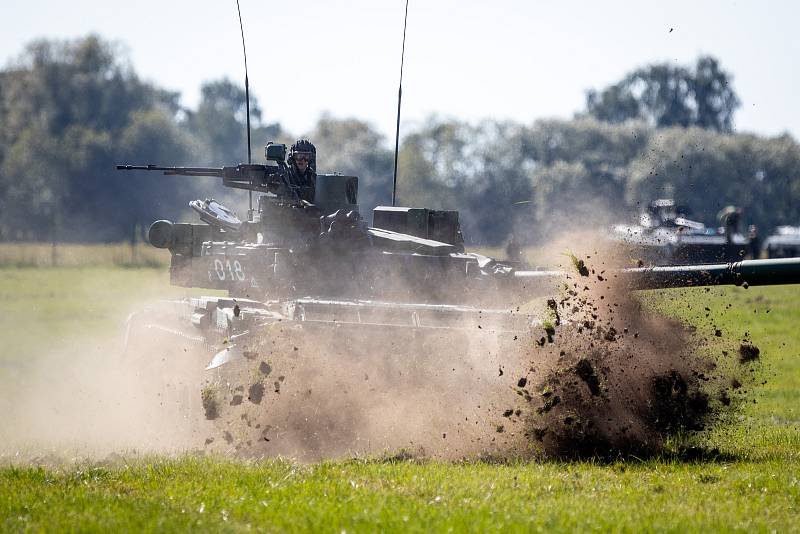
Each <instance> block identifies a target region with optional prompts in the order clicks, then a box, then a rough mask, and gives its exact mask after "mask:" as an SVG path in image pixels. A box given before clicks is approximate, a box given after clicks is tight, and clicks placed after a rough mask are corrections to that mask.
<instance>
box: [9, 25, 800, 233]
mask: <svg viewBox="0 0 800 534" xmlns="http://www.w3.org/2000/svg"><path fill="white" fill-rule="evenodd" d="M524 105H525V104H524V102H521V103H520V106H524ZM738 106H739V99H738V97H737V96H736V94H735V92H734V90H733V86H732V79H731V77H730V75H729V74H728V73H726V72H725V71H724V69H722V67H721V65H720V63H719V62H718V60H716V59H715V58H712V57H700V58H699V59H698V60H697V62H696V64H695V65H693V66H680V65H673V64H655V65H650V66H647V67H642V68H638V69H636V70H634V71H632V72H631V73H630V74H629V75H627V76H625V78H623V79H622V80H620V81H619V82H618V83H615V84H613V85H611V86H609V87H607V88H605V89H602V90H589V91H588V92H587V96H586V105H585V108H584V109H582V110H580V111H579V112H578V113H577V114H576V116H575V117H574V118H572V119H551V120H539V121H536V122H534V123H533V124H519V123H515V122H510V121H495V120H485V121H483V122H480V123H477V124H472V123H466V122H460V121H456V120H450V119H448V120H445V119H441V118H438V117H435V116H434V117H430V118H429V119H428V120H427V121H426V122H425V123H424V124H422V125H421V126H418V127H416V128H415V129H414V130H413V131H407V132H406V133H405V135H404V137H403V139H402V141H401V150H400V155H399V158H400V159H399V172H398V199H399V201H400V203H401V204H405V205H414V206H427V207H433V208H443V209H459V210H461V212H462V226H463V227H464V232H465V236H466V238H467V241H468V243H480V244H493V245H497V244H500V243H503V242H504V241H505V240H507V239H508V238H509V236H510V235H511V234H512V233H513V234H514V235H515V236H517V237H518V239H520V240H521V241H527V242H529V243H535V242H537V241H539V240H541V239H543V238H544V237H546V236H548V235H550V234H552V233H553V232H557V231H558V230H559V229H562V228H564V227H575V226H577V227H581V226H588V227H597V226H598V225H599V224H606V223H610V222H619V221H620V219H623V218H630V217H632V216H633V215H634V214H635V212H636V211H637V210H638V207H639V206H641V205H642V204H646V203H647V202H649V201H650V200H653V199H655V198H674V199H675V200H676V202H677V203H678V204H681V205H686V206H688V207H689V208H690V209H692V211H693V213H694V218H696V219H698V220H701V221H703V222H706V223H707V224H714V222H715V221H714V215H715V214H716V213H717V212H718V211H719V210H720V209H721V208H723V207H724V206H727V205H731V204H733V205H737V206H741V207H742V208H743V210H744V219H745V222H747V223H754V224H757V225H759V227H761V228H762V229H764V230H768V229H770V228H771V227H773V226H775V225H779V224H800V203H798V202H793V199H797V198H799V197H800V147H798V144H797V142H796V141H795V140H794V139H793V138H792V137H791V136H789V135H788V134H786V135H782V136H778V137H761V136H757V135H752V134H739V133H735V132H734V124H735V123H734V115H735V111H736V109H737V107H738ZM269 115H270V114H269V109H262V107H261V106H260V104H259V102H258V101H257V100H255V99H254V100H253V102H251V116H252V123H253V135H252V143H253V146H252V150H253V154H254V155H256V156H259V155H260V154H261V153H262V151H263V145H264V144H265V142H266V141H268V140H274V141H279V142H287V143H290V142H292V140H293V139H294V135H293V133H291V132H287V131H285V130H284V129H283V128H282V127H281V125H280V124H278V123H271V122H269V121H268V120H267V119H266V117H269ZM244 123H245V104H244V88H243V87H242V86H241V85H240V84H238V83H235V82H232V81H230V80H227V79H221V80H214V81H210V82H207V83H206V84H204V85H203V87H202V89H201V99H200V102H199V104H198V105H197V107H196V108H194V109H189V108H186V107H183V106H181V105H180V95H179V94H177V93H175V92H171V91H166V90H164V89H163V88H159V87H157V86H155V85H153V84H151V83H147V82H144V81H142V80H141V79H140V78H139V77H138V76H137V74H136V72H135V71H134V69H133V68H132V67H131V65H130V64H129V62H128V61H127V59H126V57H125V55H124V54H123V53H122V52H121V51H120V49H119V47H118V46H117V45H115V44H113V43H109V42H107V41H104V40H103V39H101V38H99V37H97V36H93V35H92V36H88V37H85V38H82V39H77V40H72V41H53V40H40V41H36V42H33V43H31V44H29V45H28V46H27V47H26V48H25V50H24V51H23V52H22V54H21V55H20V56H19V57H18V58H17V59H16V60H14V61H13V62H11V63H10V64H8V65H7V66H6V67H5V68H4V69H3V70H1V71H0V240H3V241H13V240H27V241H38V240H49V239H54V238H57V239H59V240H67V241H118V240H121V239H127V238H129V237H130V236H131V232H132V229H133V228H139V229H142V228H145V227H146V226H147V225H148V224H149V223H150V222H152V221H153V220H155V219H157V218H172V219H181V218H182V217H185V216H187V215H188V214H187V208H186V204H187V202H188V201H189V200H192V199H194V198H202V197H212V196H213V197H214V198H218V199H220V198H221V199H222V200H223V202H226V203H229V204H230V205H231V207H232V208H234V209H236V210H238V211H239V212H240V213H243V212H244V210H245V209H246V204H245V202H246V200H245V199H246V196H245V195H243V194H241V192H238V193H237V192H233V191H230V190H224V189H223V188H221V187H220V186H219V184H217V183H216V182H215V181H214V180H213V179H206V178H199V179H191V178H177V177H164V176H162V175H160V174H157V173H151V174H147V175H143V173H138V174H136V175H133V174H129V173H119V172H116V171H114V170H113V168H114V165H115V164H117V163H123V162H129V163H160V164H173V165H202V166H207V165H208V166H221V165H224V164H234V163H238V162H241V161H245V160H246V149H245V144H246V137H245V126H244ZM299 133H302V134H304V135H307V136H308V137H310V138H311V139H312V140H313V141H314V143H315V144H316V145H317V150H318V170H319V171H320V172H331V171H339V172H342V173H345V174H354V175H357V176H359V178H360V204H361V207H362V213H363V214H365V216H366V217H367V218H369V216H368V215H367V214H368V213H369V210H371V208H372V207H374V206H375V205H378V204H387V203H389V202H390V198H391V187H392V184H391V180H392V168H393V153H392V150H391V143H390V142H389V140H387V139H385V138H384V136H383V135H381V134H380V133H379V132H378V131H377V130H376V129H375V128H374V127H373V126H372V125H371V124H369V123H367V122H364V121H362V120H358V119H340V118H335V117H332V116H329V115H324V116H322V117H321V118H320V119H319V120H318V122H317V124H316V125H315V127H314V128H313V129H312V131H310V132H299ZM256 161H258V160H256Z"/></svg>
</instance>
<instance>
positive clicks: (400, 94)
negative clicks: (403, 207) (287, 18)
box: [236, 0, 408, 206]
mask: <svg viewBox="0 0 800 534" xmlns="http://www.w3.org/2000/svg"><path fill="white" fill-rule="evenodd" d="M236 1H237V2H238V1H239V0H236ZM407 23H408V0H406V15H405V18H404V19H403V50H402V52H401V53H400V88H399V90H398V91H397V129H396V130H395V133H394V177H393V178H392V206H394V205H395V197H396V195H397V152H398V150H399V149H400V103H401V102H402V101H403V60H404V59H405V56H406V25H407Z"/></svg>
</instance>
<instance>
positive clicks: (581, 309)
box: [0, 234, 759, 461]
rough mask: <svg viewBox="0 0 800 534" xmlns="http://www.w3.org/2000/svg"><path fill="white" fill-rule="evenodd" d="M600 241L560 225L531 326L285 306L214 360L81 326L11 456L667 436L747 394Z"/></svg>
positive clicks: (18, 423) (439, 448)
mask: <svg viewBox="0 0 800 534" xmlns="http://www.w3.org/2000/svg"><path fill="white" fill-rule="evenodd" d="M597 243H598V240H597V238H596V236H592V235H591V234H581V235H576V234H571V235H568V236H564V238H563V239H562V240H560V241H554V242H553V244H552V245H551V247H550V248H551V249H552V250H558V251H559V252H558V254H557V255H554V256H552V257H550V258H548V262H549V264H550V265H553V263H560V266H561V267H562V268H564V269H565V270H567V271H568V272H569V275H568V277H567V278H565V279H564V280H563V283H560V284H559V287H558V288H552V287H551V288H549V289H548V291H547V293H548V295H549V297H546V298H542V299H539V300H538V301H536V302H534V303H533V304H530V305H529V309H528V310H527V311H528V312H531V313H533V314H534V316H535V317H536V318H538V320H539V322H538V323H536V324H534V325H533V326H531V328H530V329H529V331H526V332H523V333H521V332H518V331H517V332H511V331H503V330H502V329H500V328H496V327H495V326H494V325H491V324H489V323H482V322H481V319H480V318H478V319H476V320H475V321H474V322H471V323H469V324H461V325H459V328H457V329H453V330H444V329H436V328H430V329H408V328H399V327H390V326H376V325H360V326H359V325H348V324H339V323H327V324H322V323H320V324H316V325H315V324H305V325H303V327H302V328H300V327H299V326H297V325H292V324H290V323H287V322H277V323H274V324H272V325H271V326H265V327H263V329H262V330H261V331H259V333H258V335H257V336H254V337H253V338H251V339H250V340H249V341H247V342H246V344H243V345H242V346H241V347H240V348H241V350H242V351H243V354H244V356H245V357H244V359H242V360H239V361H236V362H231V363H229V364H226V365H223V366H222V367H220V368H218V369H215V370H213V371H204V370H203V369H204V368H205V366H206V365H207V364H208V362H209V361H210V359H211V357H212V356H213V353H212V352H211V351H209V350H208V348H206V347H204V346H203V345H202V344H198V343H196V342H195V341H193V340H192V339H191V337H192V333H191V332H180V331H179V330H180V327H179V326H177V323H176V324H175V325H172V326H171V327H172V328H173V330H172V331H166V330H165V329H158V328H144V329H138V330H137V331H135V332H134V334H133V337H132V343H131V345H130V346H129V350H128V351H127V352H123V351H122V350H121V348H120V337H121V336H113V337H112V338H111V339H104V338H98V339H85V340H82V342H81V344H80V346H79V347H64V348H63V349H62V350H56V351H54V352H53V353H52V354H50V355H48V356H47V357H46V358H43V359H41V360H40V361H39V362H38V363H37V365H36V366H35V367H34V368H32V369H30V372H26V373H25V375H24V376H21V378H20V380H19V381H18V383H17V384H15V385H13V386H12V387H11V388H10V389H9V390H7V391H5V392H4V393H3V395H4V396H5V397H6V398H7V399H9V400H10V402H9V406H10V408H9V410H8V413H6V414H4V418H3V420H2V425H0V459H2V458H3V457H5V458H6V459H8V458H11V461H15V460H14V458H15V457H17V456H16V455H22V457H27V458H36V457H41V456H42V455H46V454H50V453H54V454H56V455H59V454H60V455H62V456H63V455H69V454H71V452H70V451H72V453H74V454H77V455H81V456H84V457H85V456H90V457H92V456H96V457H100V456H102V455H107V454H110V453H121V454H124V453H126V452H132V451H136V452H139V453H175V452H178V453H179V452H186V451H203V452H208V453H216V454H225V455H234V456H243V457H274V456H285V457H290V458H295V459H297V460H300V461H316V460H320V459H325V458H341V457H352V456H369V457H375V456H378V457H380V456H386V457H397V458H437V459H445V460H455V459H481V458H483V459H509V458H538V457H567V458H576V457H587V456H591V457H619V456H625V455H629V454H636V455H648V454H657V453H659V452H660V451H662V450H663V447H664V444H665V442H666V441H667V440H668V439H669V438H670V437H671V436H674V435H676V434H678V433H680V432H685V431H690V432H691V431H696V430H701V429H703V428H707V427H708V426H709V425H713V424H714V422H715V421H716V420H717V419H718V418H719V416H720V414H722V413H724V412H725V411H726V410H731V409H733V408H734V407H735V406H736V405H737V398H740V397H741V395H742V393H741V391H742V388H741V387H740V386H741V382H739V381H738V379H734V378H731V376H732V375H731V373H730V372H729V371H730V370H729V369H728V370H726V369H727V368H726V367H725V365H723V364H721V363H720V362H719V361H717V359H715V358H712V357H710V356H706V355H704V353H703V351H702V350H699V346H698V341H697V339H696V336H693V335H692V332H690V331H689V329H688V328H687V327H686V326H685V325H683V324H680V323H678V322H676V321H672V320H669V319H666V318H664V317H661V316H659V315H657V314H656V313H654V312H652V311H649V310H648V309H647V308H646V307H643V306H642V304H641V303H640V302H639V300H637V299H636V298H635V297H634V296H633V294H632V293H631V292H630V291H629V290H628V289H627V287H626V286H625V282H624V281H623V280H621V279H617V278H615V275H614V273H613V270H614V268H616V267H618V266H620V265H627V264H628V262H629V259H627V258H622V259H619V258H614V255H613V254H610V253H608V252H598V251H597V250H595V247H596V246H597ZM568 249H569V250H572V251H574V252H575V253H576V254H577V256H575V257H573V258H571V257H569V256H567V255H565V254H564V251H565V250H568ZM587 251H589V252H587ZM514 311H516V309H515V310H514ZM523 311H525V310H523ZM520 313H521V312H520ZM161 326H166V323H163V324H162V325H161ZM176 334H184V335H176ZM195 335H196V334H195ZM743 347H744V348H741V349H740V350H739V353H738V354H732V355H731V358H733V359H734V360H736V358H737V357H738V363H737V365H739V366H746V365H755V363H756V362H757V360H758V355H759V353H758V350H757V348H756V347H754V346H752V347H751V346H750V345H747V346H745V345H743ZM734 352H735V351H734Z"/></svg>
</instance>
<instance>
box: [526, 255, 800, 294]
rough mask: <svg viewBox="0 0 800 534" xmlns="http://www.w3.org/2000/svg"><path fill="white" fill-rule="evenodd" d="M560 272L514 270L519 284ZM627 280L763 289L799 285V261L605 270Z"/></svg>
mask: <svg viewBox="0 0 800 534" xmlns="http://www.w3.org/2000/svg"><path fill="white" fill-rule="evenodd" d="M566 274H567V273H565V272H563V271H516V272H514V278H516V279H519V280H520V281H521V282H552V281H556V280H558V279H559V278H563V277H564V276H565V275H566ZM609 276H611V277H614V276H616V277H618V278H621V279H622V280H624V281H627V282H628V284H629V286H630V287H631V289H661V288H670V287H693V286H719V285H736V286H741V285H744V284H747V285H748V286H766V285H780V284H800V258H782V259H774V260H744V261H737V262H733V263H717V264H708V265H674V266H666V267H638V268H631V269H619V270H617V271H608V272H607V274H606V277H609Z"/></svg>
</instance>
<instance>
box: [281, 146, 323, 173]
mask: <svg viewBox="0 0 800 534" xmlns="http://www.w3.org/2000/svg"><path fill="white" fill-rule="evenodd" d="M288 162H289V165H292V166H294V169H295V170H296V171H297V172H298V173H299V174H305V173H306V171H309V170H310V171H311V172H312V173H316V172H317V148H316V147H315V146H314V144H313V143H312V142H311V141H309V140H308V139H298V140H297V141H295V143H294V144H293V145H292V147H291V148H290V149H289V158H288Z"/></svg>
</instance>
